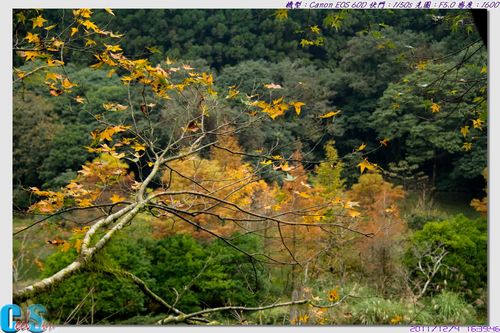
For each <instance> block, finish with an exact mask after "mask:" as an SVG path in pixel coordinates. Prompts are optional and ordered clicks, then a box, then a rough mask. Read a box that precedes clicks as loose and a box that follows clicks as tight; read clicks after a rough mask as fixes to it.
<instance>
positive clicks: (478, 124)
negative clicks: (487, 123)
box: [472, 118, 484, 129]
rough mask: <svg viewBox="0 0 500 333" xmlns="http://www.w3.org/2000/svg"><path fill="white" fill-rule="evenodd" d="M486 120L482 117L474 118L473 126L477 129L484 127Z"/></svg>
mask: <svg viewBox="0 0 500 333" xmlns="http://www.w3.org/2000/svg"><path fill="white" fill-rule="evenodd" d="M483 124H484V121H482V120H481V119H480V118H477V119H473V120H472V126H473V127H474V128H477V129H482V128H483Z"/></svg>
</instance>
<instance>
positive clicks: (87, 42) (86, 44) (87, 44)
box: [85, 38, 97, 46]
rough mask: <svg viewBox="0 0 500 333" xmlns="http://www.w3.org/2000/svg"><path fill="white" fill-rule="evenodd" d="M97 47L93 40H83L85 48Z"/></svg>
mask: <svg viewBox="0 0 500 333" xmlns="http://www.w3.org/2000/svg"><path fill="white" fill-rule="evenodd" d="M94 45H97V43H96V41H95V40H92V39H90V38H85V46H94Z"/></svg>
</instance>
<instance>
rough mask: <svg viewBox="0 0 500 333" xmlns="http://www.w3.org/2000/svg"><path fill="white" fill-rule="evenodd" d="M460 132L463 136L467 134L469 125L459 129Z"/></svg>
mask: <svg viewBox="0 0 500 333" xmlns="http://www.w3.org/2000/svg"><path fill="white" fill-rule="evenodd" d="M460 133H462V135H463V137H464V138H465V137H466V136H467V134H469V126H464V127H462V128H461V129H460Z"/></svg>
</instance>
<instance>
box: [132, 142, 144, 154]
mask: <svg viewBox="0 0 500 333" xmlns="http://www.w3.org/2000/svg"><path fill="white" fill-rule="evenodd" d="M132 148H133V149H134V150H135V151H136V152H139V151H141V150H142V151H146V146H145V145H142V144H140V143H138V142H137V143H136V144H134V145H133V146H132Z"/></svg>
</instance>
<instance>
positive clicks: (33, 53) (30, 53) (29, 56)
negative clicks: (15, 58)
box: [21, 51, 41, 61]
mask: <svg viewBox="0 0 500 333" xmlns="http://www.w3.org/2000/svg"><path fill="white" fill-rule="evenodd" d="M21 55H22V56H23V57H25V58H26V61H29V60H35V59H36V58H38V57H39V56H41V54H40V52H38V51H24V52H22V54H21Z"/></svg>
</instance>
